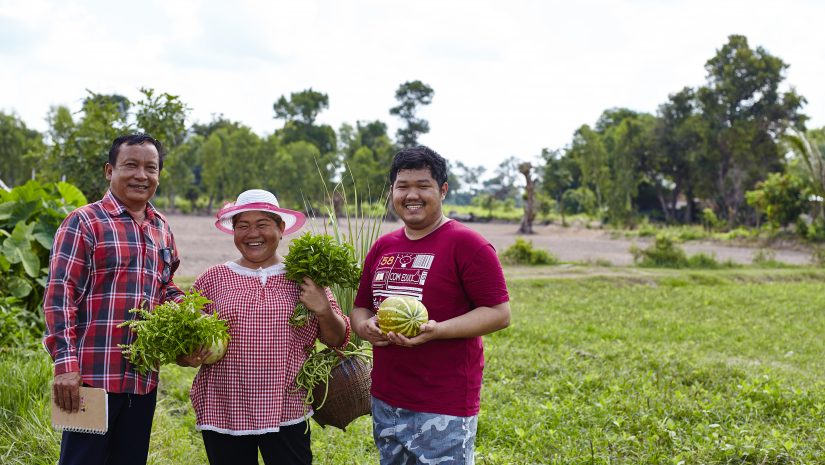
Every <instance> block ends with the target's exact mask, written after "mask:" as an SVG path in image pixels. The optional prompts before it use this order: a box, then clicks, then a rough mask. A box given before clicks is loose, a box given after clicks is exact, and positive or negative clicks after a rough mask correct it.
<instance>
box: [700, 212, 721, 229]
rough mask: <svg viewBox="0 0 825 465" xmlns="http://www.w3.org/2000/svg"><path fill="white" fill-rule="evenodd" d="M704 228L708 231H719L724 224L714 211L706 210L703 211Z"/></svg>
mask: <svg viewBox="0 0 825 465" xmlns="http://www.w3.org/2000/svg"><path fill="white" fill-rule="evenodd" d="M702 226H704V227H705V229H706V230H708V231H713V230H716V229H719V228H720V227H721V226H722V223H721V222H720V221H719V218H718V217H717V216H716V213H714V212H713V210H711V209H710V208H705V209H704V210H702Z"/></svg>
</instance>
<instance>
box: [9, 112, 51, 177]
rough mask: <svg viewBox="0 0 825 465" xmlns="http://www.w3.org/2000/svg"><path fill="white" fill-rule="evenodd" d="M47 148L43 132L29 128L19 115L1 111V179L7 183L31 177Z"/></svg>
mask: <svg viewBox="0 0 825 465" xmlns="http://www.w3.org/2000/svg"><path fill="white" fill-rule="evenodd" d="M45 148H46V147H45V144H44V143H43V135H42V134H40V133H39V132H38V131H35V130H34V129H29V128H27V127H26V123H24V122H23V120H21V119H20V118H19V117H17V115H14V114H10V115H7V114H5V113H3V112H0V180H2V181H3V182H5V183H6V185H8V186H9V187H14V186H17V185H20V184H23V183H24V181H25V180H27V179H31V176H32V171H33V170H34V169H35V167H36V166H37V160H38V159H39V158H40V157H42V154H43V152H44V151H45Z"/></svg>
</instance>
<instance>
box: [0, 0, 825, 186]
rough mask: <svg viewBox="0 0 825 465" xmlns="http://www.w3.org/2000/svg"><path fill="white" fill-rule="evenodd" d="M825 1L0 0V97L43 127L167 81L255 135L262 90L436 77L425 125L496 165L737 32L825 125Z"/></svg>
mask: <svg viewBox="0 0 825 465" xmlns="http://www.w3.org/2000/svg"><path fill="white" fill-rule="evenodd" d="M822 18H825V2H823V1H819V0H809V1H805V0H787V1H782V2H778V1H764V0H750V1H727V0H690V1H688V0H685V1H678V0H676V1H668V0H605V1H587V0H584V1H573V0H567V1H555V0H546V1H542V0H534V1H530V0H471V1H465V0H453V1H451V0H416V1H395V0H352V1H346V0H340V1H334V0H297V1H281V0H235V1H231V2H228V1H217V0H216V1H212V0H157V1H155V0H148V1H134V0H133V1H120V0H101V1H96V0H88V1H84V0H0V111H4V112H7V113H9V112H14V113H16V114H17V115H18V116H19V117H20V118H22V119H23V121H24V122H25V123H26V125H27V126H29V127H31V128H34V129H38V130H40V131H45V130H46V129H47V122H46V115H47V113H48V111H49V108H50V107H52V106H56V105H66V106H68V107H69V108H70V109H71V110H72V111H78V110H79V109H80V106H81V102H82V100H83V99H84V97H86V96H87V95H88V94H87V89H88V90H90V91H93V92H96V93H103V94H109V93H118V94H121V95H125V96H127V97H129V98H130V99H132V100H138V99H139V98H140V92H139V89H140V88H141V87H147V88H153V89H155V90H156V91H157V92H168V93H170V94H174V95H178V96H179V97H180V99H181V100H182V101H183V102H184V103H186V105H187V106H188V107H189V108H190V109H191V111H190V113H189V122H200V123H206V122H208V121H210V120H212V118H213V116H214V115H218V114H222V115H223V116H224V117H225V118H229V119H231V120H234V121H239V122H241V123H243V124H245V125H247V126H250V127H251V128H252V129H253V130H254V131H255V132H256V133H258V134H259V135H261V136H265V135H267V134H270V133H272V132H273V131H275V130H276V129H278V128H279V127H281V125H282V122H280V121H278V120H275V119H274V118H273V116H274V112H273V109H272V104H273V103H274V102H275V101H276V100H277V99H278V97H280V96H281V95H286V96H288V95H289V94H290V93H292V92H298V91H301V90H304V89H308V88H312V89H314V90H316V91H320V92H324V93H326V94H327V95H328V96H329V108H328V109H327V110H325V111H324V112H323V113H321V114H320V116H319V117H318V120H317V121H318V122H319V123H322V124H329V125H331V126H332V127H333V128H335V129H336V131H337V130H338V128H339V127H340V125H341V124H342V123H349V124H351V125H353V126H354V125H355V123H356V121H373V120H376V119H378V120H381V121H384V122H385V123H386V124H387V125H388V127H389V131H390V134H391V135H393V136H394V134H395V130H396V129H397V128H398V126H399V123H400V122H399V120H398V119H397V118H396V117H394V116H391V115H390V114H389V109H390V108H391V107H392V106H394V105H395V104H396V103H397V102H396V100H395V90H396V89H397V88H398V86H399V85H400V84H402V83H403V82H406V81H413V80H421V81H422V82H424V83H426V84H428V85H430V86H431V87H432V88H433V90H434V91H435V94H434V97H433V101H432V104H431V105H429V106H427V107H424V108H423V109H421V110H420V112H419V116H420V117H422V118H424V119H426V120H428V121H429V123H430V128H431V129H430V133H428V134H426V135H423V136H421V137H420V139H419V141H420V142H421V143H423V144H426V145H428V146H430V147H431V148H433V149H434V150H436V151H437V152H439V153H440V154H442V155H443V156H445V157H446V158H448V159H450V160H452V161H462V162H464V163H465V164H468V165H472V166H476V165H484V166H485V167H487V169H488V173H491V172H492V171H493V170H494V169H495V167H496V166H497V165H498V164H499V163H501V162H502V161H504V160H505V159H507V158H508V157H516V158H517V159H519V160H536V157H537V156H538V154H539V153H540V152H541V150H542V149H543V148H548V149H551V150H552V149H559V148H563V147H564V146H566V145H568V144H569V143H570V142H571V140H572V137H573V133H574V131H575V130H576V129H577V128H578V127H579V126H581V125H582V124H591V125H592V124H593V123H595V121H596V120H597V119H598V118H599V115H600V114H601V113H602V112H603V111H604V110H606V109H609V108H616V107H624V108H630V109H632V110H635V111H640V112H650V113H655V112H656V110H657V108H658V106H659V105H661V104H662V103H664V102H665V101H666V100H667V98H668V95H669V94H672V93H675V92H677V91H679V90H681V89H682V88H683V87H685V86H689V87H697V86H700V85H703V84H704V83H705V78H706V72H705V69H704V65H705V62H706V61H707V60H708V59H710V58H712V57H713V56H714V54H715V53H716V51H717V50H718V49H719V48H721V47H722V46H723V45H724V44H725V43H726V42H727V38H728V36H729V35H732V34H741V35H745V36H746V37H747V38H748V42H749V44H750V46H751V47H752V48H756V47H763V48H764V49H765V50H767V51H768V52H769V53H770V54H772V55H774V56H777V57H779V58H781V59H782V60H783V61H784V62H785V63H786V64H789V65H790V67H789V68H788V69H787V71H786V73H785V76H786V79H785V83H786V85H787V86H793V87H794V88H796V90H797V92H798V93H800V94H802V95H803V96H804V97H805V98H806V99H807V100H808V103H807V104H806V105H805V107H804V108H803V112H804V113H805V114H807V115H808V116H809V117H810V120H809V122H808V126H809V127H822V126H825V85H823V82H825V27H822Z"/></svg>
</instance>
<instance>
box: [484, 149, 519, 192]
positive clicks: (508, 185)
mask: <svg viewBox="0 0 825 465" xmlns="http://www.w3.org/2000/svg"><path fill="white" fill-rule="evenodd" d="M518 165H519V161H518V159H516V157H508V158H506V159H505V160H504V161H502V162H501V163H499V165H498V166H497V167H496V171H495V173H494V174H493V177H492V178H490V179H488V180H486V181H484V182H483V185H484V190H485V191H486V192H488V193H490V194H491V195H492V196H493V197H494V198H495V199H496V200H498V201H500V202H503V201H504V200H505V199H507V198H513V197H515V196H516V193H517V192H518V188H517V187H516V182H517V181H518V179H519V169H518Z"/></svg>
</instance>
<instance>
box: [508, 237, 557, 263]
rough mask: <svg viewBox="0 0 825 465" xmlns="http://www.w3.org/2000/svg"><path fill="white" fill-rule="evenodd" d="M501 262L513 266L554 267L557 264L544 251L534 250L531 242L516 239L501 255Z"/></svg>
mask: <svg viewBox="0 0 825 465" xmlns="http://www.w3.org/2000/svg"><path fill="white" fill-rule="evenodd" d="M501 258H502V261H504V262H506V263H510V264H513V265H554V264H556V263H558V262H559V260H558V258H556V257H555V256H554V255H552V254H551V253H549V252H547V251H546V250H541V249H534V248H533V242H532V241H525V240H524V239H516V242H515V243H514V244H513V245H511V246H510V247H508V248H507V250H505V251H504V253H503V254H501Z"/></svg>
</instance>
